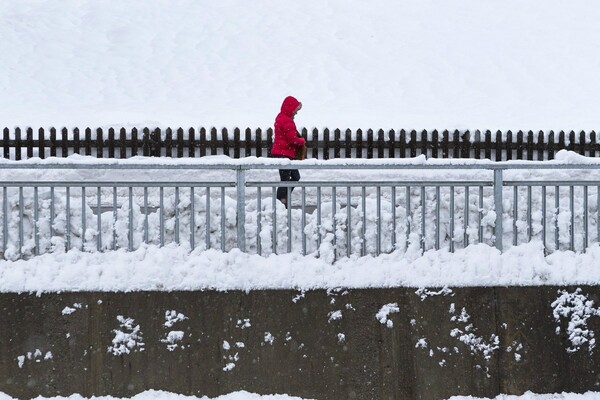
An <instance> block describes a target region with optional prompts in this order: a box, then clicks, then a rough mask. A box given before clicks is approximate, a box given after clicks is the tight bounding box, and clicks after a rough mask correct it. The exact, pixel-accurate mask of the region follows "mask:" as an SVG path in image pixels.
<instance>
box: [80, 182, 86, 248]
mask: <svg viewBox="0 0 600 400" xmlns="http://www.w3.org/2000/svg"><path fill="white" fill-rule="evenodd" d="M85 209H86V206H85V186H82V187H81V251H84V250H85V231H86V226H85Z"/></svg>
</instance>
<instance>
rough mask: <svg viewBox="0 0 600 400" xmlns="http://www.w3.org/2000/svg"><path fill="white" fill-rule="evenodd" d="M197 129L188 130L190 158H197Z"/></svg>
mask: <svg viewBox="0 0 600 400" xmlns="http://www.w3.org/2000/svg"><path fill="white" fill-rule="evenodd" d="M196 145H197V143H196V129H194V128H192V127H190V128H189V129H188V157H196Z"/></svg>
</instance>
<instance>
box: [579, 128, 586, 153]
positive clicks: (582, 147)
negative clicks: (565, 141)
mask: <svg viewBox="0 0 600 400" xmlns="http://www.w3.org/2000/svg"><path fill="white" fill-rule="evenodd" d="M577 147H578V148H579V154H581V155H583V156H585V132H584V131H581V132H579V145H578V146H577Z"/></svg>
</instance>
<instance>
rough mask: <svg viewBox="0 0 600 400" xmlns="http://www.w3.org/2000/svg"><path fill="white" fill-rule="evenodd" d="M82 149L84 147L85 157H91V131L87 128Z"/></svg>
mask: <svg viewBox="0 0 600 400" xmlns="http://www.w3.org/2000/svg"><path fill="white" fill-rule="evenodd" d="M84 147H85V155H86V156H91V155H92V130H91V129H90V128H89V127H88V128H85V141H84Z"/></svg>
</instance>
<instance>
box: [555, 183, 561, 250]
mask: <svg viewBox="0 0 600 400" xmlns="http://www.w3.org/2000/svg"><path fill="white" fill-rule="evenodd" d="M559 195H560V188H559V187H558V186H555V187H554V246H555V247H554V250H559V243H558V214H559V212H560V197H559Z"/></svg>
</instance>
